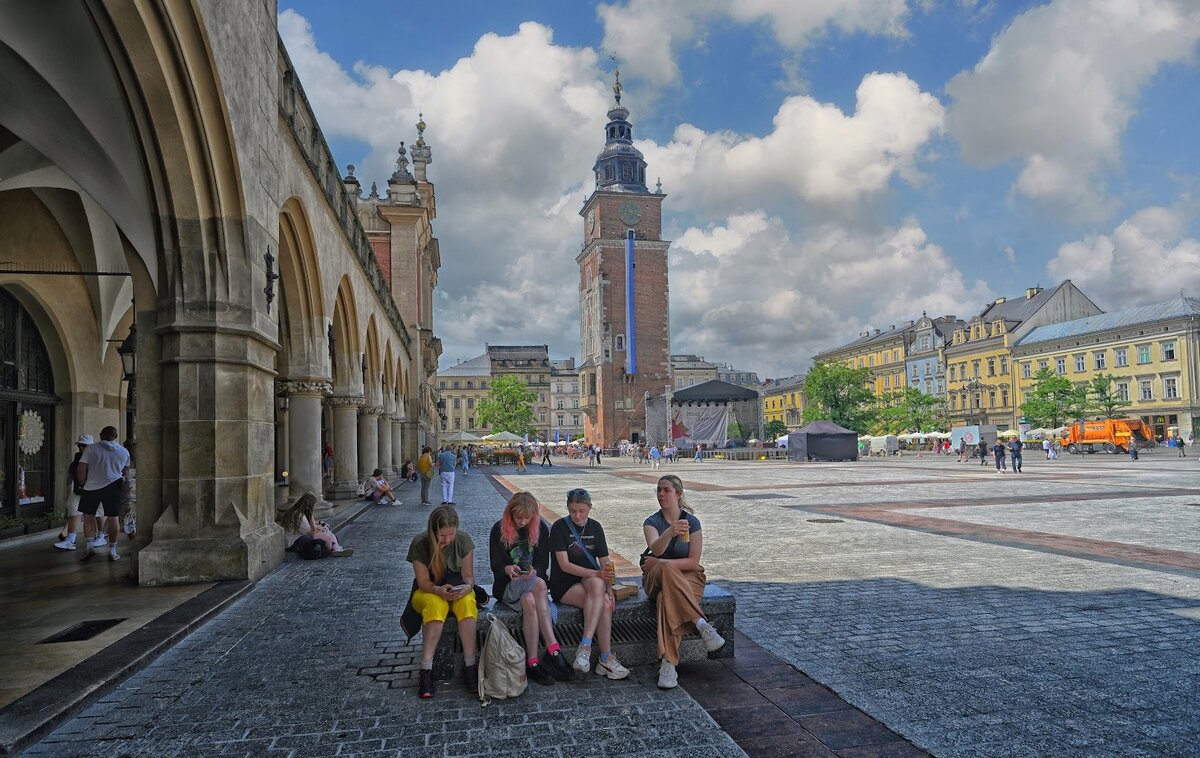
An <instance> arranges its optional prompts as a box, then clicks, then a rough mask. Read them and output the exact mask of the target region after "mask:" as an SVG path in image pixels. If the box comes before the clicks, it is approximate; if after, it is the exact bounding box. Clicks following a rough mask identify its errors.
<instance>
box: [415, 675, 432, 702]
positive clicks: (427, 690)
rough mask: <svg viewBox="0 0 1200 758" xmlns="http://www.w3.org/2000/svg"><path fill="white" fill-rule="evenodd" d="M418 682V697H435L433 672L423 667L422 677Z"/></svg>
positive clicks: (425, 698) (426, 698)
mask: <svg viewBox="0 0 1200 758" xmlns="http://www.w3.org/2000/svg"><path fill="white" fill-rule="evenodd" d="M418 682H419V683H418V684H417V697H419V698H422V699H424V700H428V699H429V698H431V697H433V672H432V671H430V670H429V669H421V678H420V679H419V680H418Z"/></svg>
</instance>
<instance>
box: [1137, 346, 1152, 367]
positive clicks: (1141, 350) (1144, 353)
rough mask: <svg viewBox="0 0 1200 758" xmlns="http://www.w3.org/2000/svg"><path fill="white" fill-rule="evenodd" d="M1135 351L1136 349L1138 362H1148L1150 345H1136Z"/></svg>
mask: <svg viewBox="0 0 1200 758" xmlns="http://www.w3.org/2000/svg"><path fill="white" fill-rule="evenodd" d="M1137 351H1138V363H1149V362H1150V346H1149V345H1138V346H1137Z"/></svg>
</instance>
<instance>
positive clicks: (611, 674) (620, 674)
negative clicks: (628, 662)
mask: <svg viewBox="0 0 1200 758" xmlns="http://www.w3.org/2000/svg"><path fill="white" fill-rule="evenodd" d="M596 673H597V674H599V675H600V676H607V677H608V678H609V679H624V678H625V677H627V676H629V669H627V668H625V667H624V666H622V665H621V662H620V661H618V660H617V656H615V655H612V654H611V653H610V654H609V656H608V660H607V661H596Z"/></svg>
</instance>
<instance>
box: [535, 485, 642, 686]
mask: <svg viewBox="0 0 1200 758" xmlns="http://www.w3.org/2000/svg"><path fill="white" fill-rule="evenodd" d="M591 511H592V496H591V495H590V494H588V491H587V490H585V489H582V488H580V489H573V490H571V491H570V492H568V493H567V515H566V516H563V517H562V518H560V519H559V520H558V521H555V522H554V526H552V527H550V551H551V552H552V553H554V571H553V572H552V573H551V574H550V594H551V596H553V597H554V602H556V603H563V604H566V605H573V606H575V607H576V608H582V609H583V637H582V638H581V639H580V640H579V648H578V649H577V650H576V651H575V662H574V664H572V666H573V667H574V669H575V670H576V671H587V670H589V669H590V668H591V667H592V663H591V659H592V635H596V638H597V639H598V640H599V642H600V661H599V662H598V663H597V664H596V673H597V674H599V675H600V676H607V677H608V678H609V679H624V678H625V677H627V676H629V669H627V668H625V667H624V666H622V665H621V662H620V661H618V660H617V656H615V655H613V654H612V614H613V609H614V608H615V607H616V599H615V598H614V597H613V593H612V584H611V579H612V577H614V576H615V574H614V573H613V570H615V567H612V569H610V566H612V562H611V561H609V559H608V543H607V542H606V541H605V539H604V528H603V527H601V526H600V524H598V523H596V522H595V521H592V520H591V519H590V518H588V514H589V513H591Z"/></svg>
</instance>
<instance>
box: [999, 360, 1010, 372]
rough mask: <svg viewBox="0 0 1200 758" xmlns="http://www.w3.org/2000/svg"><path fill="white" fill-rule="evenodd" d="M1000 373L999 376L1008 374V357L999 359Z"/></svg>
mask: <svg viewBox="0 0 1200 758" xmlns="http://www.w3.org/2000/svg"><path fill="white" fill-rule="evenodd" d="M1000 374H1001V376H1007V375H1008V358H1001V359H1000Z"/></svg>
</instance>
